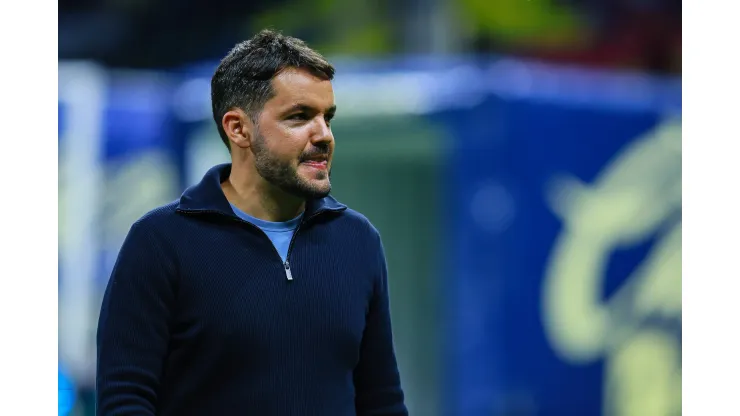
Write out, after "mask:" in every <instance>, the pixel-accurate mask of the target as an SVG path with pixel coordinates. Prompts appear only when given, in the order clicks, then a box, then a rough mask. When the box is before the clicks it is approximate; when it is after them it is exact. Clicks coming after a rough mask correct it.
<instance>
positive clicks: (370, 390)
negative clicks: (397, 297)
mask: <svg viewBox="0 0 740 416" xmlns="http://www.w3.org/2000/svg"><path fill="white" fill-rule="evenodd" d="M377 257H378V266H377V267H378V268H377V270H378V276H377V279H376V280H375V287H374V294H373V298H372V300H371V301H370V309H369V312H368V316H367V323H366V326H365V332H364V334H363V337H362V344H361V346H360V360H359V363H358V365H357V367H356V368H355V372H354V383H355V407H356V410H357V415H358V416H381V415H382V416H406V415H408V410H407V409H406V405H405V404H404V393H403V389H402V388H401V379H400V375H399V373H398V364H397V362H396V354H395V351H394V346H393V334H392V330H391V314H390V301H389V296H388V267H387V264H386V260H385V253H384V250H383V244H382V243H381V242H380V236H378V254H377Z"/></svg>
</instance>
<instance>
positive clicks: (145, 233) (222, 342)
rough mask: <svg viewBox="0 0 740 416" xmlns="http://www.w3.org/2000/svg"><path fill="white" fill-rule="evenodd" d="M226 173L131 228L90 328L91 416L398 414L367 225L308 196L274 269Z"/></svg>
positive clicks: (402, 410)
mask: <svg viewBox="0 0 740 416" xmlns="http://www.w3.org/2000/svg"><path fill="white" fill-rule="evenodd" d="M229 171H230V165H228V164H227V165H220V166H217V167H214V168H213V169H211V170H210V171H209V172H208V173H207V174H206V175H205V177H204V178H203V180H202V181H201V182H200V183H199V184H197V185H195V186H193V187H191V188H189V189H188V190H186V191H185V192H184V193H183V195H182V197H181V198H180V199H179V200H178V201H176V202H173V203H171V204H169V205H166V206H163V207H160V208H158V209H155V210H153V211H152V212H150V213H148V214H146V215H145V216H144V217H142V218H141V219H140V220H138V221H137V222H136V223H135V224H134V225H133V226H132V228H131V230H130V231H129V234H128V236H127V238H126V240H125V242H124V243H123V246H122V248H121V251H120V254H119V257H118V260H117V263H116V266H115V268H114V270H113V272H112V276H111V278H110V281H109V283H108V287H107V289H106V292H105V296H104V299H103V305H102V308H101V313H100V320H99V324H98V362H97V366H98V367H97V414H98V415H155V414H156V415H177V416H184V415H203V416H228V415H240V416H247V415H257V416H270V415H301V416H308V415H317V416H318V415H320V416H349V415H406V414H407V413H408V412H407V410H406V407H405V405H404V394H403V391H402V389H401V386H400V380H399V373H398V367H397V363H396V357H395V353H394V347H393V340H392V334H391V322H390V312H389V301H388V281H387V270H386V262H385V256H384V252H383V246H382V244H381V240H380V237H379V234H378V232H377V230H376V229H375V228H374V227H373V226H372V225H371V224H370V222H369V221H368V220H367V219H366V218H365V217H363V216H362V215H361V214H359V213H357V212H355V211H353V210H351V209H349V208H347V207H346V206H345V205H342V204H340V203H339V202H337V201H336V200H335V199H333V198H332V197H327V198H324V199H320V200H313V201H309V202H308V203H307V206H306V213H305V215H304V217H303V218H304V219H303V220H302V222H301V224H300V226H299V228H298V230H297V232H296V234H295V236H294V238H293V241H292V243H291V247H290V250H289V254H288V262H289V263H283V262H282V259H281V258H280V256H279V254H278V253H277V251H276V250H275V248H274V246H273V245H272V243H271V242H270V240H269V239H268V238H267V236H266V235H265V234H264V233H263V232H262V231H261V230H260V229H259V228H257V227H255V226H253V225H252V224H250V223H248V222H246V221H243V220H241V219H239V218H238V217H237V216H236V215H235V214H234V213H233V211H232V210H231V207H230V206H229V203H228V201H227V200H226V198H225V197H224V194H223V192H222V190H221V186H220V184H221V182H222V181H224V180H225V179H226V178H227V177H228V174H229ZM288 269H289V271H290V273H288ZM289 274H290V276H291V277H292V280H290V279H289V278H288V275H289Z"/></svg>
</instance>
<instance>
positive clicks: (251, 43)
mask: <svg viewBox="0 0 740 416" xmlns="http://www.w3.org/2000/svg"><path fill="white" fill-rule="evenodd" d="M286 68H301V69H306V70H308V71H310V72H311V73H313V74H314V75H316V76H318V77H321V78H323V79H328V80H332V79H333V78H334V67H333V66H332V65H331V64H330V63H329V62H328V61H327V60H326V58H324V57H323V56H322V55H321V54H320V53H318V52H316V51H315V50H313V49H311V48H309V47H308V45H306V43H305V42H303V41H302V40H300V39H297V38H294V37H290V36H286V35H283V34H281V33H279V32H277V31H273V30H269V29H265V30H262V31H261V32H259V33H257V34H256V35H255V36H254V37H252V38H251V39H248V40H246V41H243V42H241V43H239V44H237V45H236V46H235V47H234V48H233V49H232V50H231V51H230V52H229V53H228V55H226V57H224V58H223V59H222V60H221V63H220V64H219V65H218V67H217V68H216V72H215V73H214V74H213V78H211V106H212V109H213V119H214V121H216V126H217V127H218V134H219V135H220V136H221V140H222V141H223V142H224V144H225V145H226V148H227V149H229V151H231V146H229V138H228V136H226V132H225V131H224V128H223V125H222V124H221V120H222V119H223V117H224V114H226V113H227V112H228V111H230V110H232V109H234V108H241V109H242V110H244V111H245V112H246V113H247V114H249V116H250V117H251V118H252V121H254V122H256V121H257V118H258V115H259V113H260V112H261V111H262V108H263V107H264V105H265V103H266V102H267V101H268V100H269V99H270V98H272V97H273V96H274V93H275V91H274V89H273V88H272V79H273V78H274V77H275V76H276V75H277V74H279V73H280V72H281V71H283V70H284V69H286Z"/></svg>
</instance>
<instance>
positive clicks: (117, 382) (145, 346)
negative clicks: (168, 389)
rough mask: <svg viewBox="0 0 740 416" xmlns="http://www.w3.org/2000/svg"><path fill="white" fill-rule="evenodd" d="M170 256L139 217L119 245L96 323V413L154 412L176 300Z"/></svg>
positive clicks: (107, 414)
mask: <svg viewBox="0 0 740 416" xmlns="http://www.w3.org/2000/svg"><path fill="white" fill-rule="evenodd" d="M171 264H172V259H168V258H166V257H165V255H164V253H163V251H162V248H161V246H160V245H159V244H158V242H157V241H156V238H155V236H154V235H153V233H152V230H151V228H150V226H148V225H147V223H146V222H142V221H139V222H137V223H136V224H134V226H133V227H132V228H131V230H130V231H129V234H128V235H127V237H126V240H125V241H124V243H123V246H122V247H121V250H120V252H119V255H118V259H117V261H116V264H115V266H114V268H113V272H112V274H111V277H110V280H109V281H108V286H107V288H106V291H105V295H104V296H103V304H102V307H101V311H100V318H99V321H98V333H97V343H98V357H97V358H98V361H97V381H96V384H97V392H96V394H97V415H99V416H103V415H105V416H112V415H124V414H126V415H134V414H135V415H154V414H155V413H156V408H157V392H158V390H159V386H160V377H161V375H162V370H163V366H164V358H165V356H166V353H167V346H168V342H169V336H170V333H169V321H170V317H171V316H172V310H173V304H174V290H173V284H172V283H173V277H174V273H173V267H169V266H170V265H171Z"/></svg>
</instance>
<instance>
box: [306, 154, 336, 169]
mask: <svg viewBox="0 0 740 416" xmlns="http://www.w3.org/2000/svg"><path fill="white" fill-rule="evenodd" d="M301 163H302V164H304V165H306V166H310V167H312V168H314V169H322V170H325V169H326V167H327V165H328V164H329V162H328V158H327V157H325V156H321V157H314V158H311V159H306V160H304V161H303V162H301Z"/></svg>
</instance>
